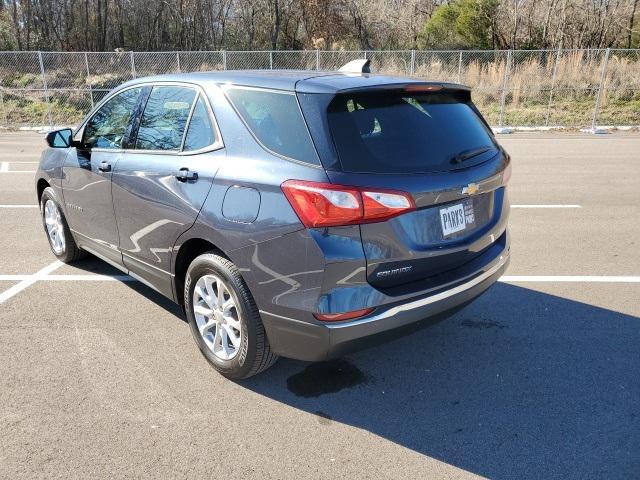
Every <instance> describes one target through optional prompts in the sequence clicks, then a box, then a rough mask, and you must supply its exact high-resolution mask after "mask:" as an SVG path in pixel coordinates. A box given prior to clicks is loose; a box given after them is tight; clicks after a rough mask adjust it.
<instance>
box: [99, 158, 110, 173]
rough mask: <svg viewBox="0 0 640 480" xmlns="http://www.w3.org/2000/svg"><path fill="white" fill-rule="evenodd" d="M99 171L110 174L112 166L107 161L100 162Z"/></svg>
mask: <svg viewBox="0 0 640 480" xmlns="http://www.w3.org/2000/svg"><path fill="white" fill-rule="evenodd" d="M98 170H100V171H101V172H110V171H111V164H110V163H109V162H107V161H106V160H103V161H102V162H100V166H99V167H98Z"/></svg>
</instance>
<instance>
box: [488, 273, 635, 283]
mask: <svg viewBox="0 0 640 480" xmlns="http://www.w3.org/2000/svg"><path fill="white" fill-rule="evenodd" d="M500 281H501V282H506V283H528V282H550V283H556V282H574V283H640V276H620V275H504V276H503V277H500Z"/></svg>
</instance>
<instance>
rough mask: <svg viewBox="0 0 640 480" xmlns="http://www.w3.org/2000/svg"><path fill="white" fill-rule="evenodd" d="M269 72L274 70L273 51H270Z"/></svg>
mask: <svg viewBox="0 0 640 480" xmlns="http://www.w3.org/2000/svg"><path fill="white" fill-rule="evenodd" d="M269 70H273V50H269Z"/></svg>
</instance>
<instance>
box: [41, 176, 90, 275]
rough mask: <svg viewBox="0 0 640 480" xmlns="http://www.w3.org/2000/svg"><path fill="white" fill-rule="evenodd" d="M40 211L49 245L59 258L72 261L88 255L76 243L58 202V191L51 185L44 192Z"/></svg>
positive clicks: (66, 261)
mask: <svg viewBox="0 0 640 480" xmlns="http://www.w3.org/2000/svg"><path fill="white" fill-rule="evenodd" d="M40 212H41V214H42V225H43V226H44V231H45V233H46V234H47V239H48V240H49V246H50V247H51V251H52V252H53V254H54V255H55V256H56V258H57V259H58V260H60V261H62V262H65V263H70V262H73V261H75V260H78V259H80V258H82V257H84V256H85V255H86V253H85V252H84V251H83V250H81V249H80V248H78V246H77V245H76V242H75V240H74V239H73V236H72V235H71V230H69V225H68V224H67V220H66V218H65V217H64V214H63V213H62V209H61V208H60V205H59V203H58V198H57V197H56V193H55V191H54V190H53V188H51V187H47V188H45V189H44V191H43V192H42V197H41V199H40Z"/></svg>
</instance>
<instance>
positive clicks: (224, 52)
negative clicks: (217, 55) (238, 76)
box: [222, 50, 227, 70]
mask: <svg viewBox="0 0 640 480" xmlns="http://www.w3.org/2000/svg"><path fill="white" fill-rule="evenodd" d="M222 69H223V70H226V69H227V51H226V50H223V51H222Z"/></svg>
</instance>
